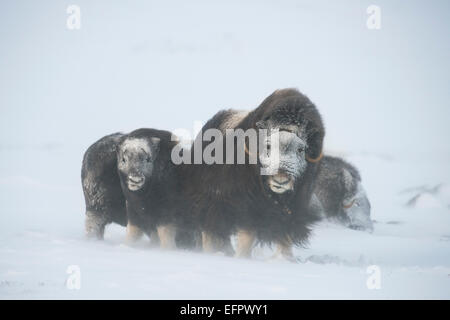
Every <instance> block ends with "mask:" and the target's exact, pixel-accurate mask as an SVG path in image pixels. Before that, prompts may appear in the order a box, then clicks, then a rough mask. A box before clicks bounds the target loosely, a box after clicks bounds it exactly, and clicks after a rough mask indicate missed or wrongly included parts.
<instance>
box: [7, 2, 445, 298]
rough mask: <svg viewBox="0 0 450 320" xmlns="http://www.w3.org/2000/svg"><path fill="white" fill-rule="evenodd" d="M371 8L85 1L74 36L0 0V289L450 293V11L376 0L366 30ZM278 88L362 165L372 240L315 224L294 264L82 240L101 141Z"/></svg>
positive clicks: (55, 10) (60, 13)
mask: <svg viewBox="0 0 450 320" xmlns="http://www.w3.org/2000/svg"><path fill="white" fill-rule="evenodd" d="M369 4H370V3H365V2H359V1H355V2H345V3H344V4H343V3H341V2H339V3H338V2H335V1H321V0H320V1H293V0H292V1H291V0H286V1H283V2H282V3H281V2H279V1H263V2H261V1H250V2H242V1H234V0H232V1H226V2H225V1H224V2H221V3H214V4H213V3H210V2H208V1H192V2H189V3H187V2H185V1H178V0H177V1H176V3H173V2H170V3H165V2H161V3H159V4H155V3H152V4H150V3H149V2H147V1H138V0H133V1H127V2H126V3H125V2H111V1H85V0H79V1H77V5H79V6H80V8H81V13H82V14H81V17H82V21H81V29H80V30H77V31H69V30H67V29H66V27H65V23H64V21H65V20H64V19H65V18H66V16H67V14H66V12H65V8H64V6H61V5H59V4H58V5H56V4H55V3H54V2H51V1H48V2H44V3H42V2H37V1H36V2H23V1H2V2H0V29H1V30H8V32H6V33H4V36H2V37H1V38H0V45H1V48H7V50H0V69H1V70H2V71H1V72H0V88H1V90H2V92H1V94H0V106H1V116H0V131H1V134H0V153H1V158H0V195H1V200H2V201H1V204H0V299H16V298H31V299H50V298H58V299H61V298H62V299H66V298H67V299H81V298H87V299H94V298H142V299H143V298H145V299H165V298H172V299H177V298H179V299H190V298H192V299H196V298H205V299H220V298H223V299H245V298H247V299H296V298H307V299H314V298H349V299H354V298H364V299H380V298H389V299H390V298H413V299H414V298H445V299H449V298H450V290H449V287H450V276H449V275H450V255H449V252H450V208H449V206H450V189H449V186H450V172H449V159H450V158H449V157H450V144H449V143H448V141H447V139H448V137H449V136H450V132H449V130H450V129H449V128H450V127H449V126H448V119H449V110H450V109H449V108H448V101H449V99H450V96H449V94H448V92H449V91H448V83H449V82H450V73H449V72H448V69H449V61H448V55H446V54H445V53H446V52H448V30H449V24H450V10H449V7H450V4H449V2H448V1H438V0H437V1H433V4H428V3H426V2H425V1H408V3H399V2H396V1H386V0H379V1H377V5H379V6H380V8H381V10H382V28H381V30H368V29H367V28H366V24H365V20H366V18H367V14H366V9H367V6H368V5H369ZM105 10H106V11H105ZM105 12H107V14H105ZM255 13H256V14H255ZM168 17H170V19H168ZM230 17H233V19H232V22H230ZM36 48H39V50H36ZM424 48H426V50H424ZM283 87H298V88H299V89H300V90H301V91H302V92H304V93H305V94H307V95H308V97H309V98H310V99H311V100H312V101H313V102H314V103H315V104H316V105H317V107H318V108H319V110H320V112H321V114H322V115H323V118H324V122H325V125H326V128H327V135H326V137H325V147H326V149H327V150H333V151H335V153H338V154H339V156H344V157H345V159H347V160H349V161H350V162H351V163H353V164H354V165H355V166H357V167H358V169H359V170H360V173H361V176H362V185H363V187H364V189H365V191H366V192H367V195H368V197H369V199H370V202H371V205H372V211H371V214H372V219H373V220H374V231H373V233H366V232H361V231H354V230H350V229H347V228H345V227H343V226H340V225H337V224H333V223H330V222H327V221H323V222H321V223H320V224H319V225H318V226H317V227H315V228H314V232H313V236H312V237H311V239H310V243H309V246H308V248H305V249H300V248H297V249H296V250H295V256H296V258H297V263H292V262H288V261H284V260H282V259H275V258H272V255H273V253H274V251H273V249H272V248H267V247H258V248H256V250H255V252H254V255H253V259H251V260H239V259H233V258H228V257H224V256H220V255H207V254H201V253H194V252H187V251H171V252H166V251H161V250H159V249H156V248H154V247H152V246H151V245H150V244H149V241H148V239H143V240H141V241H140V242H138V243H137V245H136V246H133V247H130V246H128V245H126V244H125V229H124V228H122V227H119V226H109V227H107V230H106V234H105V240H104V241H101V242H99V241H88V240H86V239H85V238H84V229H83V228H84V227H83V224H84V209H85V208H84V201H83V194H82V188H81V181H80V168H81V160H82V156H83V153H84V151H85V150H86V148H87V147H88V146H89V145H91V144H92V143H93V142H94V141H96V140H97V139H99V138H100V137H102V136H104V135H106V134H109V133H112V132H117V131H122V132H130V131H132V130H133V129H136V128H140V127H155V128H158V129H169V130H173V129H176V128H186V129H187V130H190V129H191V128H192V124H193V123H194V122H195V121H203V122H205V121H206V120H208V119H209V118H210V117H211V116H212V115H213V114H215V113H216V112H217V111H218V110H221V109H224V108H233V109H238V110H241V109H244V110H248V109H250V108H254V107H256V105H257V104H258V103H260V102H261V101H262V99H263V98H264V97H266V96H267V95H268V94H270V93H271V92H273V90H275V89H277V88H283ZM48 146H51V147H48ZM421 186H422V187H421ZM436 186H439V187H438V188H437V189H436V190H435V188H436ZM415 197H417V198H416V200H414V201H412V205H407V204H408V202H410V200H412V199H414V198H415ZM73 265H75V266H79V268H80V272H81V279H80V280H81V281H80V284H81V288H80V289H79V290H76V289H74V290H69V289H68V288H67V286H66V281H67V279H68V277H69V274H67V270H68V267H69V266H73ZM370 265H377V266H379V268H380V271H381V289H379V290H377V289H374V290H370V289H368V287H367V285H366V282H367V280H368V277H369V276H370V275H369V274H368V273H367V267H368V266H370Z"/></svg>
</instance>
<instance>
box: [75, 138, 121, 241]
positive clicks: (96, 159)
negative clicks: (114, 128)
mask: <svg viewBox="0 0 450 320" xmlns="http://www.w3.org/2000/svg"><path fill="white" fill-rule="evenodd" d="M123 137H124V134H122V133H114V134H111V135H107V136H105V137H103V138H101V139H100V140H98V141H96V142H95V143H94V144H92V145H91V146H90V147H89V148H88V149H87V150H86V152H85V153H84V157H83V164H82V168H81V183H82V186H83V193H84V200H85V203H86V220H85V228H86V234H87V236H88V237H95V238H98V239H103V235H104V232H105V226H106V225H107V224H109V223H112V222H114V223H118V224H120V225H122V226H126V225H127V214H126V206H125V196H124V195H123V192H122V188H121V186H120V178H119V174H118V172H117V147H118V145H119V143H120V141H121V139H122V138H123Z"/></svg>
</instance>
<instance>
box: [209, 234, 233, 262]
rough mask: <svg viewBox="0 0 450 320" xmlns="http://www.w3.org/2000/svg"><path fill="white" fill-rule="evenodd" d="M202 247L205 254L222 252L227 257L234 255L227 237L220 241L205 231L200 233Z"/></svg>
mask: <svg viewBox="0 0 450 320" xmlns="http://www.w3.org/2000/svg"><path fill="white" fill-rule="evenodd" d="M202 247H203V252H206V253H216V252H223V253H224V254H225V255H227V256H232V255H233V254H234V249H233V246H232V245H231V240H230V238H229V237H227V238H225V239H221V238H218V237H216V236H214V235H213V234H212V233H210V232H207V231H203V232H202Z"/></svg>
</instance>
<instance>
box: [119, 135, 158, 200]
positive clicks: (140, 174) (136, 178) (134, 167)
mask: <svg viewBox="0 0 450 320" xmlns="http://www.w3.org/2000/svg"><path fill="white" fill-rule="evenodd" d="M158 144H159V139H158V138H151V140H150V141H149V140H147V139H142V138H127V139H125V140H124V141H123V142H122V143H121V145H120V147H119V150H118V159H117V163H118V169H119V174H120V177H121V180H122V183H123V184H124V185H126V187H127V188H128V189H129V190H130V191H138V190H140V189H142V188H143V187H144V186H145V183H146V182H147V181H148V180H149V179H150V177H151V176H152V173H153V167H154V165H153V162H154V159H155V157H156V155H157V153H158Z"/></svg>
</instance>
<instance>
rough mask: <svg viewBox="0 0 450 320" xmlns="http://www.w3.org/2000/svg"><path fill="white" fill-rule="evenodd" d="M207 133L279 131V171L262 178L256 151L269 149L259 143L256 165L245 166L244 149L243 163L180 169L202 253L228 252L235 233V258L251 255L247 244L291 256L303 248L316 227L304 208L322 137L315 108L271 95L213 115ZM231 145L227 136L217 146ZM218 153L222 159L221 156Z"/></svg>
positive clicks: (296, 97)
mask: <svg viewBox="0 0 450 320" xmlns="http://www.w3.org/2000/svg"><path fill="white" fill-rule="evenodd" d="M208 129H217V130H219V131H221V132H224V131H226V129H235V131H234V132H236V130H238V129H242V130H243V131H244V132H247V130H248V129H255V130H259V129H266V130H267V132H268V136H271V135H272V134H273V133H274V132H277V131H278V134H279V162H278V164H279V169H278V171H277V172H274V173H273V174H271V175H261V168H262V167H264V163H266V161H265V159H266V158H265V157H263V156H262V155H263V153H262V152H263V150H264V151H268V150H269V148H270V145H269V143H268V142H266V141H264V142H262V141H260V142H262V143H261V144H259V143H258V145H259V147H258V150H257V161H256V164H250V163H249V160H250V157H251V154H252V153H253V154H254V153H255V150H253V151H252V150H251V148H250V150H248V147H247V142H244V143H245V146H243V145H242V144H241V145H240V146H241V147H243V148H244V149H245V151H246V153H247V155H246V161H245V164H236V163H235V162H234V164H217V163H216V164H210V165H208V164H199V165H198V164H193V165H190V166H186V167H189V168H188V169H187V171H189V172H188V173H187V174H186V176H185V181H184V182H185V187H184V190H185V194H187V196H188V198H189V202H190V203H191V208H190V210H191V213H192V214H193V216H194V217H196V219H198V220H197V221H199V222H200V225H201V228H202V231H203V232H202V242H203V249H204V251H207V252H214V251H225V252H228V253H229V252H230V251H231V249H230V245H229V238H230V236H231V235H232V234H236V235H237V252H236V256H239V257H248V256H250V255H251V251H252V248H253V245H254V243H255V242H256V241H259V242H261V243H267V244H271V243H276V244H277V245H278V250H279V253H281V254H282V255H283V256H285V257H291V256H292V251H291V247H292V245H300V244H304V243H305V242H306V241H307V239H308V235H309V233H310V229H309V227H310V225H311V224H312V223H313V222H314V221H315V220H316V217H315V216H314V215H313V214H312V213H311V212H310V206H309V203H310V198H311V194H312V189H313V182H314V179H315V177H316V172H317V165H318V162H319V161H320V158H321V157H322V143H323V137H324V133H325V132H324V127H323V124H322V120H321V117H320V114H319V112H318V111H317V109H316V107H315V106H314V104H313V103H312V102H311V101H310V100H309V99H308V98H307V97H306V96H304V95H303V94H301V93H300V92H298V91H297V90H294V89H284V90H277V91H275V92H274V93H273V94H271V95H270V96H269V97H267V98H266V99H265V100H264V101H263V102H262V103H261V105H260V106H259V107H258V108H256V109H255V110H253V111H251V112H249V113H245V112H244V113H243V112H238V111H233V110H228V111H221V112H219V113H217V114H216V115H215V116H214V117H213V118H212V119H211V120H209V121H208V122H207V123H206V124H205V126H204V127H203V128H202V132H205V131H206V130H208ZM200 136H201V134H200V135H199V137H200ZM199 137H197V139H199ZM236 138H237V139H239V138H238V137H236V136H233V135H229V134H227V135H225V138H224V140H227V141H228V140H229V139H233V141H236ZM246 138H248V137H246ZM245 141H247V140H245ZM224 145H227V142H226V141H224V142H223V145H222V146H224ZM261 145H263V146H264V147H261ZM201 147H202V151H205V150H206V148H207V145H206V144H205V143H202V144H201ZM195 148H196V142H194V145H193V147H192V149H191V152H193V153H194V154H195V152H196V151H195ZM238 149H240V148H239V144H235V148H234V153H233V154H234V155H237V154H238V153H239V152H243V150H238ZM223 151H224V152H223V155H224V159H225V158H227V154H226V151H227V150H223ZM235 160H236V157H235Z"/></svg>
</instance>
